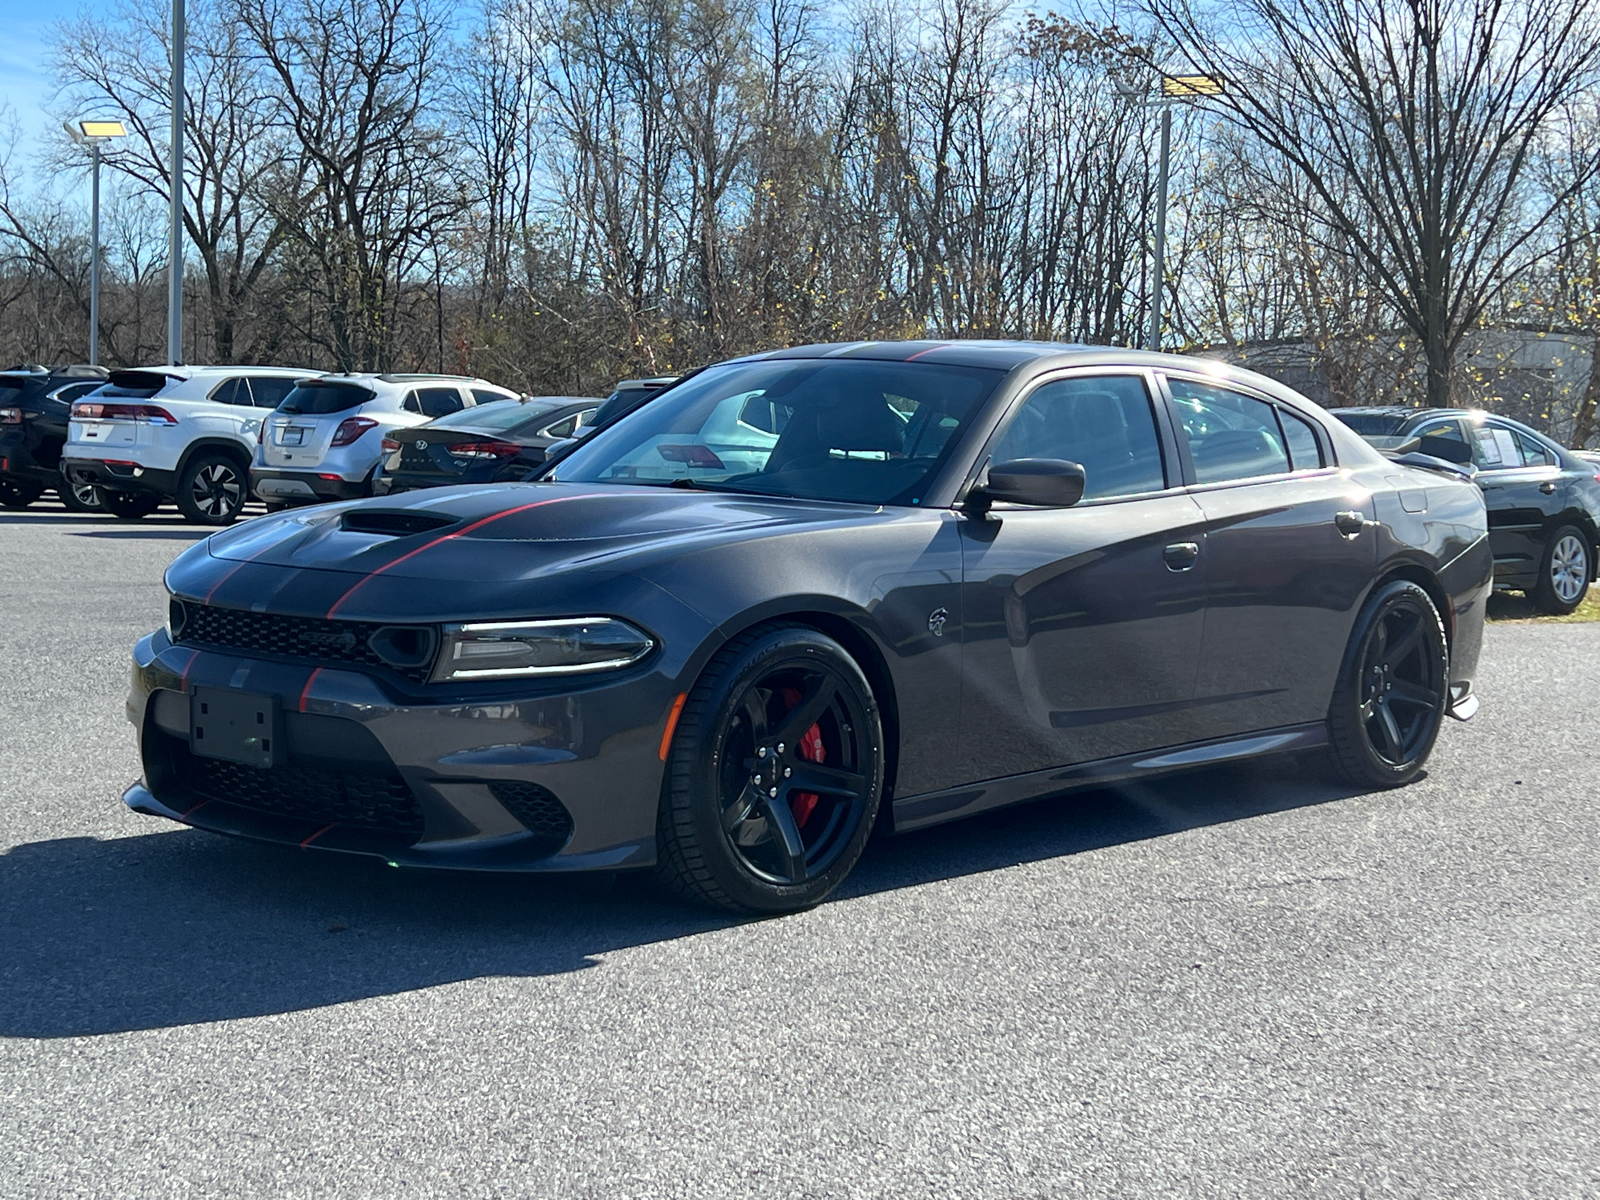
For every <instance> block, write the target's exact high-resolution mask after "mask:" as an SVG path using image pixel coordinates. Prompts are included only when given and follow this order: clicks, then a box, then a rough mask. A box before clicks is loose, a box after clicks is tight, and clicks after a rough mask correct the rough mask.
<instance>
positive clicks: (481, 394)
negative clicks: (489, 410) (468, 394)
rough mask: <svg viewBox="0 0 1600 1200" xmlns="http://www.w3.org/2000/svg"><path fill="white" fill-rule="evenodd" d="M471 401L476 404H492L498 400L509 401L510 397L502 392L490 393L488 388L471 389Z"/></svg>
mask: <svg viewBox="0 0 1600 1200" xmlns="http://www.w3.org/2000/svg"><path fill="white" fill-rule="evenodd" d="M472 399H473V401H474V402H475V403H478V404H494V403H496V402H498V401H500V400H509V399H511V397H510V396H508V395H506V394H505V393H504V392H491V391H490V390H489V389H488V388H473V389H472Z"/></svg>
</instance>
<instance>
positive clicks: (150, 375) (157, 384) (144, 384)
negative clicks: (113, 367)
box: [98, 371, 172, 400]
mask: <svg viewBox="0 0 1600 1200" xmlns="http://www.w3.org/2000/svg"><path fill="white" fill-rule="evenodd" d="M170 382H172V381H171V379H170V378H169V377H168V376H166V375H163V374H161V372H159V371H113V372H111V381H110V382H109V383H107V384H106V386H105V387H103V388H101V389H100V391H99V393H98V394H99V395H101V396H106V397H117V396H127V397H129V398H131V399H135V400H148V399H149V398H150V397H151V396H154V395H155V394H156V393H157V392H159V391H161V390H162V389H164V388H165V387H166V386H167V384H169V383H170Z"/></svg>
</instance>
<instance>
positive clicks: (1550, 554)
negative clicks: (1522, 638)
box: [1528, 525, 1594, 617]
mask: <svg viewBox="0 0 1600 1200" xmlns="http://www.w3.org/2000/svg"><path fill="white" fill-rule="evenodd" d="M1593 578H1594V561H1593V546H1592V543H1591V542H1590V541H1589V538H1588V536H1587V535H1585V533H1584V532H1583V530H1581V529H1579V528H1578V527H1577V526H1576V525H1563V526H1561V528H1559V529H1557V530H1556V531H1555V532H1554V533H1552V534H1551V535H1550V536H1549V537H1548V538H1546V539H1545V543H1544V553H1543V554H1541V555H1540V556H1539V582H1538V584H1537V585H1535V586H1534V588H1533V590H1532V591H1531V592H1530V593H1529V597H1528V598H1529V599H1530V600H1532V601H1533V607H1534V608H1535V609H1536V610H1537V611H1539V612H1541V613H1544V614H1545V615H1547V616H1552V617H1564V616H1566V615H1567V614H1568V613H1569V612H1571V611H1573V609H1575V608H1577V607H1578V605H1580V604H1582V603H1583V597H1584V595H1585V594H1586V593H1587V592H1588V590H1589V582H1590V581H1591V580H1592V579H1593Z"/></svg>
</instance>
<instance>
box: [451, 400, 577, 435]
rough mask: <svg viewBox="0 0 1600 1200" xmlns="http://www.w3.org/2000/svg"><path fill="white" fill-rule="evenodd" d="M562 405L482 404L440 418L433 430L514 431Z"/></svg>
mask: <svg viewBox="0 0 1600 1200" xmlns="http://www.w3.org/2000/svg"><path fill="white" fill-rule="evenodd" d="M560 407H561V405H559V404H544V403H540V402H539V401H538V400H529V401H527V402H526V403H524V404H517V403H514V402H513V403H509V404H480V405H478V406H477V407H475V408H464V409H462V410H461V411H460V412H457V413H451V414H450V415H449V416H448V417H440V418H439V419H438V420H437V421H435V422H433V424H432V425H431V426H430V428H433V429H483V430H490V429H492V430H497V431H498V430H505V429H512V428H515V427H516V426H518V425H521V424H523V423H524V422H527V421H536V420H538V419H539V418H541V417H543V416H545V415H546V414H548V413H553V412H555V411H556V410H557V409H558V408H560Z"/></svg>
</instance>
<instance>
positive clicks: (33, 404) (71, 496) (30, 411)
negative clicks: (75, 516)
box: [0, 366, 107, 512]
mask: <svg viewBox="0 0 1600 1200" xmlns="http://www.w3.org/2000/svg"><path fill="white" fill-rule="evenodd" d="M106 377H107V372H106V370H105V368H104V367H87V366H73V367H63V368H61V369H59V370H54V371H52V370H49V369H48V368H45V367H14V368H12V369H11V370H10V371H6V372H5V373H3V374H0V505H4V506H5V507H6V508H27V507H28V505H30V504H32V503H33V502H34V501H35V500H37V499H38V498H39V497H40V496H42V495H44V493H45V492H46V491H54V492H55V493H56V495H57V496H59V497H60V499H61V502H62V503H63V504H65V505H66V506H67V507H68V508H70V509H73V510H75V511H78V512H98V511H100V510H101V508H102V507H103V506H102V504H101V500H100V489H99V488H97V487H95V486H94V485H93V484H70V483H68V482H67V481H66V479H65V478H64V477H63V476H62V474H61V447H62V446H63V445H65V444H66V440H67V419H68V417H69V416H70V415H71V412H72V402H73V401H74V400H77V399H79V398H81V397H83V396H87V395H88V394H89V393H90V392H92V391H94V390H95V389H96V388H98V387H99V386H100V385H101V384H103V383H104V382H105V381H106Z"/></svg>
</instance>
